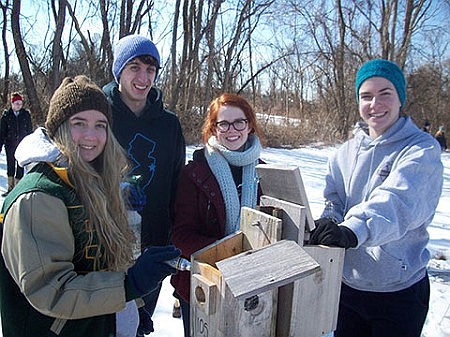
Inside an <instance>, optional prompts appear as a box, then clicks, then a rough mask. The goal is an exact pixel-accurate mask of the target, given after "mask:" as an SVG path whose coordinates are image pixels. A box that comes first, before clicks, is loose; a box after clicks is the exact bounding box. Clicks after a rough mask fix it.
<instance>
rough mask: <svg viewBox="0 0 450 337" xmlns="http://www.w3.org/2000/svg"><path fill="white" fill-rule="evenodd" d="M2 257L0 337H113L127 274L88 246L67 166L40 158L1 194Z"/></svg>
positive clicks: (123, 300)
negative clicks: (107, 265) (108, 267)
mask: <svg viewBox="0 0 450 337" xmlns="http://www.w3.org/2000/svg"><path fill="white" fill-rule="evenodd" d="M2 214H3V215H4V218H3V220H4V221H3V224H2V228H1V229H2V230H1V234H2V237H1V241H2V247H1V248H2V249H1V253H2V258H1V259H0V310H1V320H2V328H3V336H4V337H16V336H20V337H37V336H39V337H41V336H42V337H44V336H64V337H66V336H67V337H72V336H73V337H75V336H77V337H79V336H83V337H88V336H92V337H94V336H95V337H103V336H104V337H106V336H108V337H109V336H115V329H116V324H115V313H116V312H118V311H121V310H122V309H123V308H124V307H125V301H126V299H125V286H124V278H125V274H124V273H122V272H107V271H102V270H105V266H104V265H103V264H102V263H101V262H99V259H97V258H96V256H98V255H97V254H96V253H97V250H98V245H96V240H95V239H96V236H95V233H94V241H93V243H92V244H91V245H90V246H87V245H86V242H87V240H88V234H89V233H87V232H86V231H85V229H84V221H85V213H84V209H83V207H82V206H81V205H80V202H79V200H78V198H77V196H76V193H75V191H74V190H73V188H72V187H71V185H70V182H68V180H67V171H66V170H65V169H61V168H55V167H53V166H51V165H50V164H47V163H39V164H37V165H36V166H35V167H34V168H33V169H32V170H31V171H30V172H29V173H27V174H26V175H25V176H24V178H23V179H22V181H21V182H20V184H19V185H17V186H16V188H14V190H13V191H12V192H11V193H10V194H9V195H8V197H7V198H6V199H5V202H4V204H3V208H2Z"/></svg>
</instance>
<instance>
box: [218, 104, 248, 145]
mask: <svg viewBox="0 0 450 337" xmlns="http://www.w3.org/2000/svg"><path fill="white" fill-rule="evenodd" d="M231 123H235V126H233V125H231ZM224 124H225V127H224ZM227 124H230V125H227ZM244 124H245V125H244ZM221 125H222V126H221ZM226 126H228V131H226V129H227V127H226ZM242 127H243V129H242ZM236 128H237V129H242V130H236ZM250 131H251V130H250V129H249V126H248V123H247V119H246V117H245V114H244V111H242V109H240V108H238V107H235V106H231V105H223V106H221V107H220V109H219V111H218V114H217V122H216V133H215V136H216V138H217V140H218V142H219V143H220V144H222V145H223V146H225V147H226V148H227V149H228V150H231V151H237V150H240V149H241V148H242V147H243V146H244V144H245V142H246V141H247V139H248V135H249V133H250Z"/></svg>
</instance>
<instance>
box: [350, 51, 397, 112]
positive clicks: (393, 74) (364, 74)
mask: <svg viewBox="0 0 450 337" xmlns="http://www.w3.org/2000/svg"><path fill="white" fill-rule="evenodd" d="M371 77H384V78H385V79H387V80H388V81H390V82H391V83H392V84H393V85H394V87H395V89H396V90H397V94H398V97H399V99H400V103H401V105H402V107H403V105H404V104H405V101H406V81H405V76H404V75H403V71H402V70H401V69H400V67H399V66H398V65H397V64H395V63H394V62H391V61H388V60H382V59H376V60H372V61H369V62H367V63H365V64H363V66H362V67H361V68H360V69H359V71H358V73H357V74H356V83H355V89H356V101H357V102H358V103H359V88H360V87H361V84H363V82H364V81H365V80H367V79H368V78H371Z"/></svg>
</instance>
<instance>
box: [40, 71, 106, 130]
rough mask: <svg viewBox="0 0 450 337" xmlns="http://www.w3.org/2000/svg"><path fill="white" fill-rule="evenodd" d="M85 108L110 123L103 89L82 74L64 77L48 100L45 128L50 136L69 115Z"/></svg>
mask: <svg viewBox="0 0 450 337" xmlns="http://www.w3.org/2000/svg"><path fill="white" fill-rule="evenodd" d="M86 110H97V111H100V112H101V113H102V114H104V115H105V116H106V118H107V119H108V122H109V123H111V111H110V108H109V104H108V100H107V99H106V96H105V94H104V93H103V91H102V90H101V89H100V88H99V87H98V86H97V85H96V84H95V83H93V82H92V81H91V80H90V79H89V78H87V77H86V76H84V75H79V76H76V77H66V78H65V79H64V80H63V81H62V83H61V85H60V86H59V87H58V89H56V91H55V93H54V94H53V96H52V98H51V100H50V106H49V109H48V114H47V120H46V121H45V128H46V129H47V133H48V135H49V136H50V137H53V136H54V134H55V131H56V130H57V129H58V128H59V127H60V125H61V124H62V123H63V122H64V121H65V120H67V119H69V118H70V117H71V116H73V115H75V114H76V113H78V112H81V111H86Z"/></svg>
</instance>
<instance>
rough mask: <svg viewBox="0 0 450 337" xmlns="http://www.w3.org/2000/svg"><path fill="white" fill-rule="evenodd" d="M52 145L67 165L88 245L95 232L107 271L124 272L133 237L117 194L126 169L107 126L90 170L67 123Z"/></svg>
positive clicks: (125, 162) (121, 198) (129, 255)
mask: <svg viewBox="0 0 450 337" xmlns="http://www.w3.org/2000/svg"><path fill="white" fill-rule="evenodd" d="M53 141H54V142H55V144H56V146H57V147H58V148H59V150H60V151H61V153H62V155H63V156H64V157H65V158H66V160H67V161H68V173H69V178H70V181H71V183H72V184H73V185H74V187H75V191H77V193H78V196H79V198H80V200H81V203H82V205H83V206H84V207H85V209H86V213H87V217H88V220H89V221H88V223H87V226H88V228H87V231H88V233H91V234H90V239H89V243H90V242H91V241H92V233H93V230H95V231H96V233H97V235H98V237H99V241H100V245H101V246H103V247H104V249H105V256H103V257H102V258H103V259H106V263H107V265H108V270H113V271H124V270H126V269H127V268H128V267H129V266H130V264H131V263H132V243H133V242H134V241H135V237H134V235H133V232H132V231H131V229H130V227H129V225H128V220H127V213H126V208H125V201H124V199H123V197H122V193H121V190H120V183H121V181H122V179H123V177H124V176H125V175H126V173H127V170H128V169H129V166H128V162H127V159H126V155H125V153H124V151H123V149H122V147H121V146H120V145H119V143H118V141H117V140H116V138H115V137H114V136H113V135H112V133H111V129H110V126H109V125H108V129H107V139H106V144H105V148H104V150H103V153H102V154H101V155H100V156H99V157H98V158H97V159H96V160H95V161H96V163H95V167H94V165H92V164H90V163H88V162H86V161H84V160H83V159H82V158H81V157H80V154H79V150H78V146H77V145H76V144H75V142H74V141H73V139H72V136H71V132H70V124H69V121H68V120H66V121H64V122H63V123H62V124H61V126H60V127H59V128H58V129H57V130H56V132H55V135H54V137H53ZM98 252H100V249H99V251H98Z"/></svg>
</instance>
